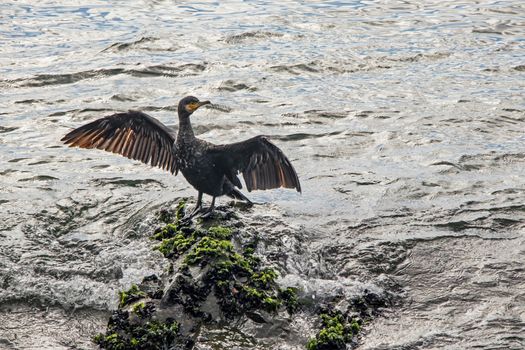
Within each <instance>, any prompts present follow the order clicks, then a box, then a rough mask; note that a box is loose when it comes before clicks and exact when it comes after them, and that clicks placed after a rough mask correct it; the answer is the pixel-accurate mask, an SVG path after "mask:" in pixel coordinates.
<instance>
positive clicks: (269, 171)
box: [210, 136, 301, 192]
mask: <svg viewBox="0 0 525 350" xmlns="http://www.w3.org/2000/svg"><path fill="white" fill-rule="evenodd" d="M210 154H212V155H213V156H214V157H215V163H216V164H218V165H219V166H221V167H223V170H224V172H225V174H231V173H233V174H235V173H241V174H242V175H243V178H244V182H245V183H246V187H247V189H248V191H250V192H251V191H252V190H265V189H271V188H279V187H285V188H295V189H296V190H297V191H298V192H301V184H300V182H299V178H298V176H297V173H296V172H295V169H294V168H293V166H292V164H291V163H290V161H289V160H288V158H287V157H286V156H285V155H284V153H283V152H282V151H281V150H280V149H279V148H278V147H277V146H276V145H274V144H273V143H272V142H270V140H268V138H266V137H265V136H257V137H254V138H251V139H248V140H246V141H242V142H237V143H232V144H228V145H217V146H215V147H214V148H213V149H211V150H210Z"/></svg>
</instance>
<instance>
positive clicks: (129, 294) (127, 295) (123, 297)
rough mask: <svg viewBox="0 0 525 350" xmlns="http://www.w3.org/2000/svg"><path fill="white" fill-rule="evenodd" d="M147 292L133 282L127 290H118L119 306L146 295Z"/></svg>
mask: <svg viewBox="0 0 525 350" xmlns="http://www.w3.org/2000/svg"><path fill="white" fill-rule="evenodd" d="M146 296H147V294H146V293H145V292H143V291H141V290H140V289H139V287H137V285H135V284H133V285H131V287H130V288H129V289H128V290H127V291H121V292H119V300H120V303H119V306H120V307H123V306H126V305H128V304H129V303H131V302H133V301H136V300H139V299H141V298H143V297H146Z"/></svg>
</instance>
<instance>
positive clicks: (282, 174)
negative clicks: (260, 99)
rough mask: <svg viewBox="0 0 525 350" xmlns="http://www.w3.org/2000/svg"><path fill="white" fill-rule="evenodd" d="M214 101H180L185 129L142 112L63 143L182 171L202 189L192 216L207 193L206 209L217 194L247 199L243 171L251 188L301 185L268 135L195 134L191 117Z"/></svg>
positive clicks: (102, 122) (89, 127) (81, 131)
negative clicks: (219, 137)
mask: <svg viewBox="0 0 525 350" xmlns="http://www.w3.org/2000/svg"><path fill="white" fill-rule="evenodd" d="M207 104H210V101H199V100H198V99H197V98H196V97H193V96H187V97H184V98H183V99H182V100H180V102H179V105H178V110H177V111H178V115H179V131H178V134H177V137H175V134H174V131H173V130H172V129H170V128H168V127H167V126H165V125H164V124H162V123H161V122H160V121H158V120H157V119H155V118H153V117H151V116H149V115H147V114H145V113H142V112H139V111H129V112H127V113H116V114H113V115H110V116H106V117H103V118H100V119H97V120H95V121H93V122H91V123H88V124H86V125H83V126H81V127H79V128H77V129H75V130H73V131H71V132H69V133H68V134H67V135H65V136H64V137H63V138H62V140H61V141H64V143H66V144H69V145H70V147H74V146H78V147H81V148H98V149H102V150H105V151H109V152H113V153H119V154H121V155H123V156H126V157H128V158H131V159H136V160H140V161H141V162H143V163H146V164H151V165H152V166H157V167H159V168H162V169H165V170H168V171H170V172H171V173H172V174H175V175H177V173H178V171H180V172H181V173H182V175H184V177H185V178H186V180H187V181H188V182H189V183H190V184H191V185H192V186H193V187H194V188H195V189H196V190H197V191H198V192H199V193H198V197H197V205H196V207H195V209H194V210H193V212H192V213H191V214H190V215H189V217H188V218H191V217H193V216H195V215H196V214H198V213H199V212H200V211H201V210H202V195H203V193H206V194H208V195H210V196H212V201H211V206H210V207H209V209H208V210H207V211H206V212H204V213H203V215H208V214H209V213H211V212H212V211H213V208H214V206H215V198H216V197H218V196H222V195H227V196H229V197H231V198H234V199H240V200H244V201H247V202H249V203H251V202H250V200H249V199H248V198H246V197H245V196H244V195H243V194H242V193H241V192H240V191H239V190H238V189H237V188H236V187H238V188H242V184H241V182H240V180H239V178H238V177H237V174H238V173H242V175H243V177H244V182H245V183H246V187H247V189H248V192H251V191H252V190H266V189H271V188H279V187H285V188H295V189H296V190H297V191H298V192H301V184H300V183H299V178H298V177H297V173H296V172H295V170H294V168H293V166H292V164H291V163H290V161H289V160H288V158H287V157H286V156H285V155H284V153H283V152H282V151H281V150H280V149H279V148H278V147H277V146H275V145H274V144H273V143H272V142H270V141H269V140H268V138H267V137H265V136H256V137H253V138H251V139H248V140H245V141H242V142H237V143H231V144H225V145H214V144H212V143H209V142H206V141H204V140H201V139H198V138H196V137H195V135H194V134H193V129H192V127H191V123H190V115H191V114H192V113H193V112H195V111H196V110H197V109H198V108H199V107H201V106H203V105H207Z"/></svg>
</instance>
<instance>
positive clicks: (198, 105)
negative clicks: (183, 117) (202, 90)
mask: <svg viewBox="0 0 525 350" xmlns="http://www.w3.org/2000/svg"><path fill="white" fill-rule="evenodd" d="M209 104H211V102H210V101H199V102H198V103H197V108H199V107H202V106H204V105H209ZM197 108H196V109H197Z"/></svg>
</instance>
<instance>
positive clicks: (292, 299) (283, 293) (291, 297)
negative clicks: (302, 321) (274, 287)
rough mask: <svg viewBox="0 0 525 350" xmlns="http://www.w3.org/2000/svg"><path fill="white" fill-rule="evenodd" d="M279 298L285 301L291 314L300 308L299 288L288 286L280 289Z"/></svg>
mask: <svg viewBox="0 0 525 350" xmlns="http://www.w3.org/2000/svg"><path fill="white" fill-rule="evenodd" d="M279 298H280V299H281V300H282V301H283V304H284V306H285V307H286V310H287V311H288V313H289V314H290V315H291V314H293V313H295V312H297V310H298V309H299V306H300V305H299V298H298V297H297V288H293V287H288V288H285V289H280V290H279Z"/></svg>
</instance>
